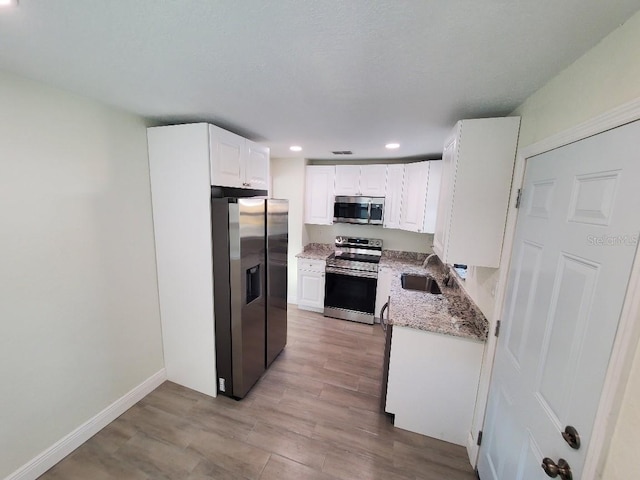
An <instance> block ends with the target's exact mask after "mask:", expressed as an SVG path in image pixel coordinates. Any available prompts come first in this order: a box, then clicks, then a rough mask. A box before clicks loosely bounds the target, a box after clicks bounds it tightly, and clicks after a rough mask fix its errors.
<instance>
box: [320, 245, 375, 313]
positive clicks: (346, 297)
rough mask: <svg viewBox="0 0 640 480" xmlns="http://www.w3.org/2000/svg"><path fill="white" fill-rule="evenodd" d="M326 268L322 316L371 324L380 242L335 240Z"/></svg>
mask: <svg viewBox="0 0 640 480" xmlns="http://www.w3.org/2000/svg"><path fill="white" fill-rule="evenodd" d="M335 246H336V250H335V252H334V253H333V254H331V256H330V257H329V258H327V263H326V266H325V290H324V315H325V317H334V318H342V319H344V320H353V321H355V322H362V323H369V324H372V323H373V321H374V317H375V306H376V289H377V287H378V264H379V263H380V257H381V256H382V240H380V239H377V238H358V237H343V236H338V237H336V241H335Z"/></svg>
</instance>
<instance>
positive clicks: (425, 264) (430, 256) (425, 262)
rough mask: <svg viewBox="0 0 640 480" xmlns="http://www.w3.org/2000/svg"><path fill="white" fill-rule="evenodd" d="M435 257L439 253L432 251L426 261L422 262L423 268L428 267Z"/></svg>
mask: <svg viewBox="0 0 640 480" xmlns="http://www.w3.org/2000/svg"><path fill="white" fill-rule="evenodd" d="M433 257H437V255H436V254H435V253H432V254H431V255H429V256H428V257H427V258H425V259H424V262H422V268H427V265H428V264H429V260H431V259H432V258H433Z"/></svg>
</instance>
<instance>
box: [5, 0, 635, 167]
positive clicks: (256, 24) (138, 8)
mask: <svg viewBox="0 0 640 480" xmlns="http://www.w3.org/2000/svg"><path fill="white" fill-rule="evenodd" d="M639 8H640V3H639V2H638V0H615V1H603V0H342V1H340V0H271V1H266V0H217V1H216V0H20V3H19V7H18V8H15V9H11V10H3V11H0V69H2V70H6V71H10V72H15V73H18V74H21V75H24V76H27V77H31V78H34V79H37V80H42V81H44V82H47V83H50V84H53V85H56V86H59V87H62V88H64V89H67V90H70V91H72V92H77V93H79V94H82V95H86V96H89V97H93V98H95V99H98V100H101V101H104V102H106V103H109V104H112V105H115V106H118V107H121V108H124V109H126V110H128V111H131V112H134V113H136V114H139V115H142V116H144V117H146V118H148V119H149V120H150V121H151V122H153V123H154V124H166V123H178V122H191V121H203V120H204V121H210V122H212V123H215V124H218V125H220V126H222V127H224V128H227V129H229V130H232V131H235V132H236V133H239V134H242V135H244V136H247V137H248V138H251V139H253V140H257V141H260V142H263V143H265V144H267V145H269V146H270V147H271V149H272V156H273V157H299V156H305V157H307V158H332V157H333V155H332V154H331V151H332V150H352V151H353V153H354V155H353V156H352V157H347V158H381V157H388V158H390V157H405V156H407V157H408V156H416V155H426V156H431V157H434V156H438V155H439V154H440V152H441V151H442V143H443V139H444V136H445V134H446V132H447V131H448V130H449V129H450V128H451V127H452V126H453V124H454V123H455V121H456V120H458V119H460V118H475V117H483V116H495V115H505V114H508V113H509V112H511V111H512V110H513V109H514V108H515V107H516V106H518V105H519V104H520V103H522V101H523V100H524V99H525V98H526V97H527V96H529V95H530V94H531V93H533V92H534V91H535V90H537V89H538V88H540V87H541V86H542V85H543V84H544V83H546V82H547V81H548V80H549V79H550V78H552V77H553V76H554V75H556V74H557V73H558V72H559V71H561V70H562V69H563V68H565V67H566V66H568V65H569V64H570V63H571V62H573V61H574V60H576V59H577V58H578V57H579V56H580V55H582V54H583V53H585V52H586V51H587V50H589V49H590V48H591V47H593V46H594V45H595V44H596V43H597V42H598V41H599V40H601V39H602V38H603V37H605V36H606V35H607V34H608V33H610V32H611V31H612V30H614V29H615V28H616V27H618V26H619V25H620V24H622V23H623V22H624V21H625V20H626V19H627V18H629V17H630V16H631V15H632V14H633V13H634V12H635V11H637V10H638V9H639ZM586 100H587V99H586ZM390 141H396V142H399V143H401V148H400V149H399V150H396V151H394V152H390V151H387V150H385V149H384V144H385V143H387V142H390ZM292 144H298V145H301V146H302V147H303V148H304V150H303V152H302V153H301V154H300V153H297V154H294V153H292V152H289V150H288V147H289V145H292ZM340 158H343V159H344V158H345V157H340Z"/></svg>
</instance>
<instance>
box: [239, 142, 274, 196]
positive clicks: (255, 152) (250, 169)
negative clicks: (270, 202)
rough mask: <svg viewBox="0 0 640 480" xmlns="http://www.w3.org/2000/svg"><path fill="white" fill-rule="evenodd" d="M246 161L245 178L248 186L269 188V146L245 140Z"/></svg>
mask: <svg viewBox="0 0 640 480" xmlns="http://www.w3.org/2000/svg"><path fill="white" fill-rule="evenodd" d="M246 148H247V162H246V170H245V180H246V183H248V184H249V187H250V188H255V189H259V190H268V189H269V188H268V187H269V148H268V147H265V146H263V145H259V144H257V143H255V142H252V141H251V140H247V143H246Z"/></svg>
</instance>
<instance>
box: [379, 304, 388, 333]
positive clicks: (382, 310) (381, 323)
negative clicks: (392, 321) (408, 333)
mask: <svg viewBox="0 0 640 480" xmlns="http://www.w3.org/2000/svg"><path fill="white" fill-rule="evenodd" d="M387 310H389V301H387V303H385V304H384V306H383V307H382V308H381V309H380V325H381V326H382V330H384V331H385V332H386V331H387V322H385V321H384V312H385V311H387Z"/></svg>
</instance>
